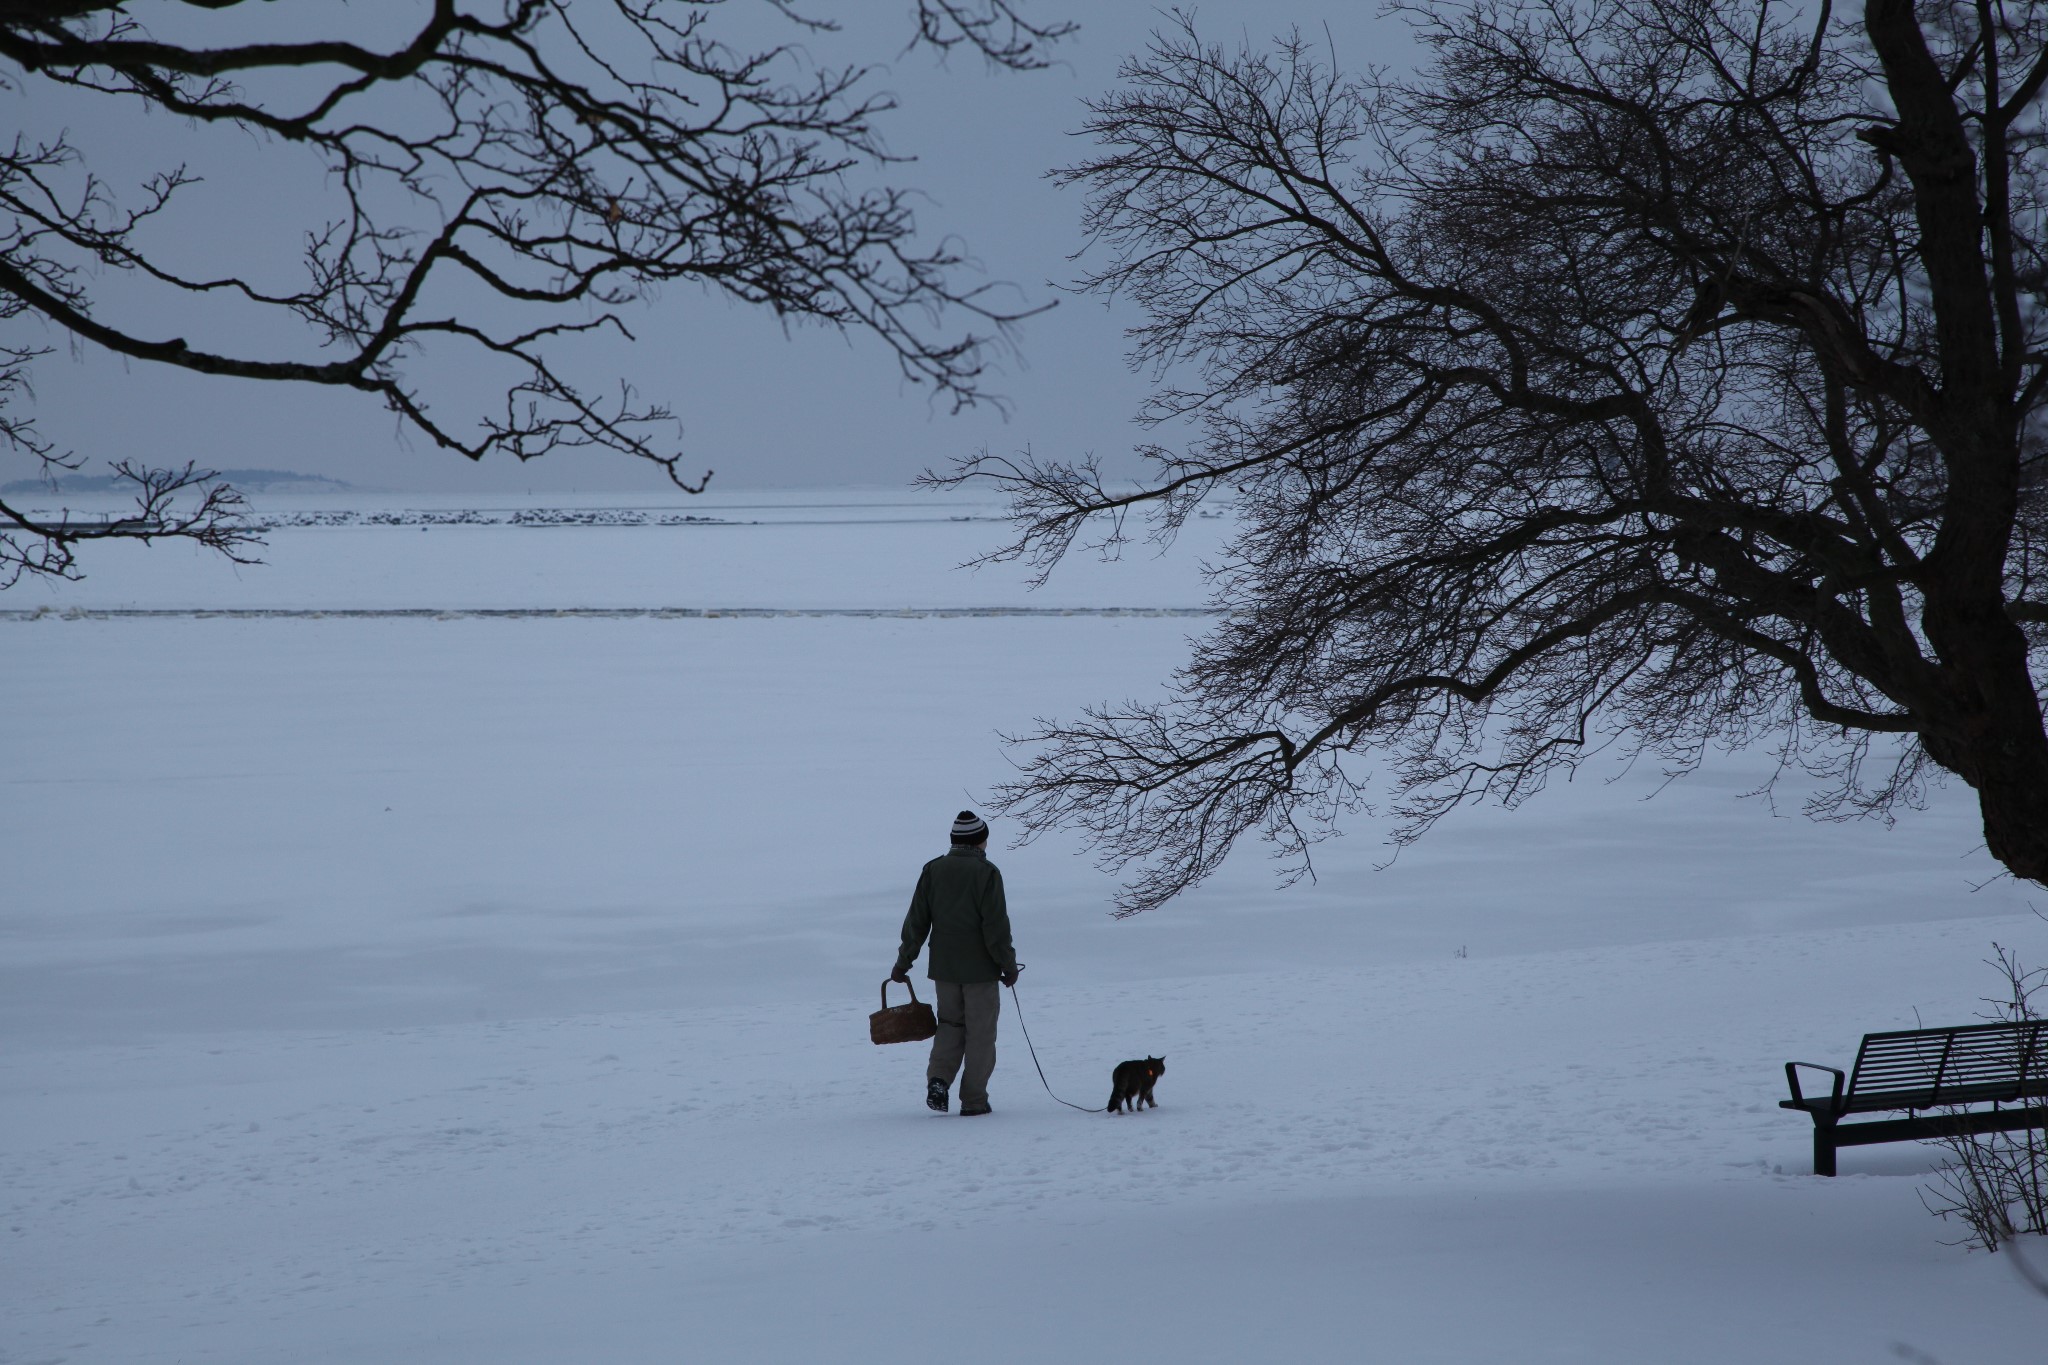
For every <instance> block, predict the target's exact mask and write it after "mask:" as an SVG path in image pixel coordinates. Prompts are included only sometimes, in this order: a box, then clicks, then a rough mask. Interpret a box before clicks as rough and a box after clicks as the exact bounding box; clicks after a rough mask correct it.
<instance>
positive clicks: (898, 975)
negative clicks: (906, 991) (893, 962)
mask: <svg viewBox="0 0 2048 1365" xmlns="http://www.w3.org/2000/svg"><path fill="white" fill-rule="evenodd" d="M889 979H890V980H891V981H898V982H901V983H902V984H904V985H906V986H908V985H909V984H910V973H909V971H908V970H906V969H904V968H902V967H898V968H896V969H895V970H894V971H892V972H890V973H889Z"/></svg>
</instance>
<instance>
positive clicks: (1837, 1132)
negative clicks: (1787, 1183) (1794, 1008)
mask: <svg viewBox="0 0 2048 1365" xmlns="http://www.w3.org/2000/svg"><path fill="white" fill-rule="evenodd" d="M1801 1067H1805V1068H1807V1069H1808V1070H1811V1071H1825V1072H1827V1073H1828V1074H1829V1075H1831V1076H1833V1077H1834V1078H1835V1083H1834V1088H1833V1090H1832V1091H1831V1092H1830V1093H1829V1094H1827V1095H1826V1096H1818V1095H1816V1096H1808V1095H1806V1094H1805V1093H1803V1092H1802V1091H1801V1090H1800V1088H1799V1069H1800V1068H1801ZM1785 1079H1786V1080H1787V1081H1788V1082H1790V1083H1791V1086H1792V1098H1791V1099H1789V1100H1779V1101H1778V1107H1779V1108H1780V1109H1803V1110H1805V1111H1806V1113H1807V1114H1809V1115H1810V1116H1811V1117H1812V1118H1813V1173H1814V1174H1815V1175H1833V1174H1834V1173H1835V1149H1836V1148H1838V1147H1861V1146H1864V1145H1866V1144H1868V1143H1873V1142H1907V1141H1910V1140H1912V1139H1915V1138H1943V1137H1954V1136H1959V1135H1961V1134H1965V1133H1998V1132H2007V1131H2010V1130H2012V1129H2017V1128H2048V1105H2042V1104H2034V1105H2029V1104H2027V1101H2028V1100H2039V1099H2043V1098H2048V1019H2029V1020H2024V1021H2022V1022H2019V1023H2011V1024H1964V1025H1962V1026H1960V1027H1957V1028H1915V1029H1900V1030H1897V1031H1895V1032H1892V1033H1866V1034H1864V1035H1863V1046H1862V1047H1860V1048H1858V1049H1857V1050H1856V1068H1855V1070H1853V1071H1852V1072H1850V1073H1849V1074H1848V1075H1847V1076H1844V1075H1843V1074H1842V1073H1841V1072H1840V1071H1837V1070H1836V1069H1835V1068H1833V1067H1831V1066H1816V1065H1815V1064H1814V1063H1812V1062H1787V1063H1785ZM1987 1104H1988V1105H1990V1106H1991V1107H1990V1108H1989V1109H1984V1108H1978V1107H1976V1106H1981V1105H1987ZM2011 1105H2016V1106H2018V1107H2017V1108H2008V1107H2007V1106H2011ZM1900 1110H1904V1111H1905V1114H1906V1117H1905V1118H1902V1119H1867V1120H1865V1121H1863V1122H1861V1123H1843V1122H1842V1120H1843V1119H1844V1118H1847V1117H1848V1116H1849V1115H1851V1114H1876V1113H1896V1112H1898V1111H1900Z"/></svg>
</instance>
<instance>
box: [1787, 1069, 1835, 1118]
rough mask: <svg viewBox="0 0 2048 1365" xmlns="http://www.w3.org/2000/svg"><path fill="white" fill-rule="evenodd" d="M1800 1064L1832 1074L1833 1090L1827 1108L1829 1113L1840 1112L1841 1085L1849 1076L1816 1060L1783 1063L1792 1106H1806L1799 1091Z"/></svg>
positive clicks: (1804, 1098)
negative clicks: (1790, 1091)
mask: <svg viewBox="0 0 2048 1365" xmlns="http://www.w3.org/2000/svg"><path fill="white" fill-rule="evenodd" d="M1802 1066H1803V1067H1805V1068H1806V1069H1807V1070H1809V1071H1825V1072H1827V1073H1828V1074H1829V1075H1830V1076H1833V1077H1834V1078H1835V1088H1834V1092H1833V1093H1832V1094H1830V1095H1829V1096H1828V1110H1829V1112H1831V1113H1836V1114H1839V1113H1841V1112H1842V1087H1843V1086H1844V1085H1846V1084H1847V1083H1848V1080H1849V1078H1848V1077H1847V1076H1846V1075H1844V1074H1843V1073H1842V1072H1840V1071H1837V1070H1835V1068H1833V1067H1831V1066H1821V1065H1820V1064H1819V1063H1817V1062H1787V1063H1785V1080H1786V1082H1787V1083H1789V1084H1790V1085H1791V1087H1792V1104H1793V1106H1794V1107H1795V1108H1799V1109H1805V1108H1807V1107H1808V1106H1807V1102H1806V1096H1805V1095H1803V1094H1801V1093H1800V1092H1799V1068H1800V1067H1802Z"/></svg>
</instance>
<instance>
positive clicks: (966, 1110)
mask: <svg viewBox="0 0 2048 1365" xmlns="http://www.w3.org/2000/svg"><path fill="white" fill-rule="evenodd" d="M988 1112H989V1107H988V1101H987V1100H962V1101H960V1117H961V1118H963V1119H971V1118H973V1117H974V1116H975V1115H976V1114H986V1113H988Z"/></svg>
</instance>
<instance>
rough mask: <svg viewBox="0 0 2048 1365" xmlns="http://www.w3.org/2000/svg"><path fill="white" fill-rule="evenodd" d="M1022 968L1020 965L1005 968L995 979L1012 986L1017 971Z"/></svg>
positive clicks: (1015, 979) (1015, 981)
mask: <svg viewBox="0 0 2048 1365" xmlns="http://www.w3.org/2000/svg"><path fill="white" fill-rule="evenodd" d="M1022 970H1023V968H1021V967H1010V968H1007V969H1006V970H1005V971H1004V972H1003V973H1002V974H1001V975H1000V976H998V977H997V978H996V980H998V981H1000V982H1002V983H1003V984H1004V985H1005V986H1014V985H1016V984H1017V973H1018V972H1020V971H1022Z"/></svg>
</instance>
